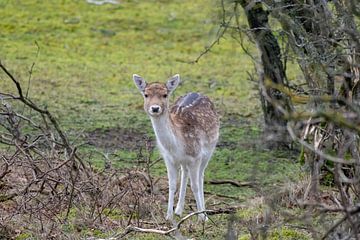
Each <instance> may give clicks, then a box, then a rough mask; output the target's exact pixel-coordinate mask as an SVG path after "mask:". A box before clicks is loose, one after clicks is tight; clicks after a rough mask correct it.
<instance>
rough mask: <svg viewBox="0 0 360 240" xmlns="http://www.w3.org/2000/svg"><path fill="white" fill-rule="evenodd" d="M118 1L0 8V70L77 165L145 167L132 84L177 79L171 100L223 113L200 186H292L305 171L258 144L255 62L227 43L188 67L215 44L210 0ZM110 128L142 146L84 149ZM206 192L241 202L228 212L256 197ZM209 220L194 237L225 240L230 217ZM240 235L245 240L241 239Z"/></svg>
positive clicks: (145, 125) (2, 84)
mask: <svg viewBox="0 0 360 240" xmlns="http://www.w3.org/2000/svg"><path fill="white" fill-rule="evenodd" d="M119 2H120V4H117V5H112V4H104V5H101V6H97V5H94V4H89V3H87V2H86V1H70V0H69V1H67V0H63V1H36V0H25V1H6V0H0V15H1V16H2V20H1V21H0V29H1V31H0V57H1V61H2V63H3V64H5V65H6V66H7V67H8V68H9V69H10V70H11V72H12V73H14V74H15V76H16V77H17V79H19V80H20V81H21V84H22V85H23V87H24V89H26V88H27V87H28V85H29V84H30V86H29V97H30V98H31V99H32V100H33V101H35V102H37V103H39V104H40V105H42V106H47V108H48V109H49V110H50V111H51V112H52V113H54V114H55V116H56V117H57V119H59V121H60V123H61V126H62V128H63V129H64V130H65V132H66V133H67V135H68V136H69V138H70V139H71V141H72V143H73V144H77V145H79V153H80V154H82V156H83V158H84V159H85V160H86V161H89V162H91V163H92V164H94V165H95V166H97V167H100V168H101V167H102V166H103V160H104V158H103V155H102V154H101V153H104V152H105V153H106V154H108V156H109V158H110V159H111V161H112V164H113V165H114V166H116V167H119V168H121V167H143V166H144V163H143V162H141V161H139V151H140V148H142V149H143V150H144V149H145V145H146V144H145V143H146V141H147V140H146V139H149V141H150V142H152V144H153V140H154V134H153V133H152V129H151V125H150V121H149V120H148V118H147V116H146V114H145V113H144V111H143V110H142V98H141V96H140V94H139V93H138V91H137V89H136V88H135V86H134V84H133V82H132V79H131V76H132V74H133V73H137V74H140V75H142V76H144V77H145V78H146V79H148V80H149V81H165V80H166V79H167V78H168V77H170V76H171V75H172V74H175V73H180V75H181V78H182V83H181V86H180V87H179V88H178V89H177V91H176V92H175V94H174V95H175V96H174V97H173V99H172V100H174V98H175V97H177V96H180V95H182V94H184V93H186V92H188V91H194V90H196V91H199V92H202V93H204V94H206V95H208V96H209V97H210V98H212V99H213V100H214V102H215V105H216V106H217V109H218V110H219V112H220V113H221V115H222V127H221V139H220V143H219V147H218V149H217V150H216V152H215V153H214V156H213V159H212V160H211V162H210V163H209V166H208V169H207V171H206V179H208V180H209V179H234V180H238V181H254V180H256V181H257V182H259V183H260V185H261V186H262V189H263V190H264V191H266V190H267V189H270V187H275V186H277V185H281V184H282V183H283V182H284V181H290V180H294V181H296V180H297V178H298V176H299V172H301V166H300V165H299V164H298V163H297V162H296V160H295V159H296V156H295V155H293V154H291V153H290V154H289V153H284V152H281V151H279V152H274V151H269V150H267V149H266V148H265V147H263V146H262V142H261V120H260V119H261V114H260V113H261V111H260V107H259V102H258V100H257V90H256V86H255V85H254V84H253V83H252V82H250V81H249V80H248V77H247V71H252V70H253V63H252V62H251V60H250V58H249V57H248V56H247V55H246V54H245V53H244V52H243V51H242V49H241V48H240V47H239V45H238V43H237V42H236V41H234V40H233V39H231V37H230V36H226V37H225V38H221V39H220V42H219V44H217V45H215V46H214V47H213V49H212V50H211V51H210V52H209V53H208V54H206V55H205V56H203V58H202V59H200V61H199V62H198V63H197V64H190V63H189V62H191V61H193V60H195V59H196V58H197V57H198V55H199V54H200V53H201V52H202V51H203V50H204V47H206V46H208V45H209V44H210V43H211V42H212V41H214V40H215V39H216V32H217V29H218V26H219V21H218V17H217V14H218V11H219V10H220V8H219V6H218V5H217V4H216V3H214V2H213V1H209V0H201V1H190V0H187V1H166V0H162V1H135V0H133V1H126V0H122V1H119ZM251 46H252V45H251V43H249V44H248V47H250V48H251ZM250 50H251V51H253V49H250ZM33 62H35V66H34V68H33V71H32V76H31V81H28V79H29V70H30V68H31V65H32V63H33ZM0 79H1V81H0V89H1V91H3V92H12V93H15V89H14V86H13V85H11V84H10V82H9V81H8V79H7V78H6V77H5V76H4V75H3V74H0ZM114 129H118V130H119V129H120V130H121V131H120V133H122V134H126V135H127V136H131V135H134V136H135V134H136V135H137V136H138V137H139V138H135V140H133V141H131V140H129V141H128V146H127V147H122V146H123V145H122V144H120V143H118V142H115V143H114V142H111V141H110V143H109V145H106V146H105V145H101V144H96V139H95V143H94V144H87V143H88V140H89V138H88V136H89V133H94V131H97V132H98V133H100V136H101V133H104V134H103V135H106V134H109V132H110V133H111V132H112V131H114ZM124 131H125V133H124ZM90 135H91V134H90ZM97 136H99V134H98V135H97ZM101 139H103V140H101ZM101 139H100V140H101V141H105V139H106V137H105V139H104V138H101ZM98 143H99V140H98ZM131 144H133V145H134V147H132V146H131ZM150 150H151V151H143V153H144V154H149V153H150V152H151V153H152V154H151V156H150V159H151V160H152V161H154V160H156V159H158V158H159V153H158V152H157V151H156V150H154V152H152V151H153V150H152V149H150ZM142 157H144V155H142ZM145 157H146V156H145ZM165 172H166V171H165V167H164V164H163V162H161V161H160V162H158V163H156V164H155V165H154V166H152V168H151V173H152V174H153V175H154V176H165ZM205 190H206V191H208V192H212V193H216V194H223V195H228V196H231V197H237V198H239V200H238V201H236V200H233V201H232V202H231V204H237V203H246V202H249V201H251V199H252V198H255V197H258V195H259V194H260V193H259V192H257V191H254V190H252V189H250V188H235V187H231V186H223V185H222V186H212V185H206V186H205ZM209 201H211V200H209ZM240 211H241V210H240ZM244 211H246V212H248V210H244ZM250 212H251V211H250ZM239 214H240V215H241V212H240V213H239ZM214 220H215V221H218V223H219V224H218V225H219V226H222V227H223V228H220V230H219V228H215V230H214V229H212V230H214V231H213V232H211V231H210V232H207V233H205V235H201V234H199V233H197V236H198V237H199V239H202V238H203V239H207V238H215V236H218V237H219V239H221V238H223V236H224V234H225V232H226V223H227V218H226V217H217V218H214ZM289 231H290V230H287V229H279V230H276V231H275V232H274V233H273V234H272V235H273V236H281V239H299V238H296V237H291V236H290V235H289ZM245 232H246V231H245ZM24 234H26V233H24ZM246 234H247V233H244V237H242V238H241V239H247V238H246V236H247V235H246ZM293 234H295V235H296V234H300V233H297V232H296V231H295V232H294V233H293ZM95 235H96V234H95ZM100 235H101V234H100ZM289 236H290V237H289ZM134 238H136V236H134ZM138 238H141V239H157V236H156V237H152V236H147V237H146V236H145V235H138ZM274 239H277V238H275V237H274Z"/></svg>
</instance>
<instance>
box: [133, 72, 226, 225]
mask: <svg viewBox="0 0 360 240" xmlns="http://www.w3.org/2000/svg"><path fill="white" fill-rule="evenodd" d="M133 80H134V82H135V84H136V86H137V87H138V89H139V90H140V92H141V93H142V95H143V97H144V109H145V111H146V113H147V114H148V115H149V117H150V120H151V123H152V126H153V129H154V131H155V135H156V140H157V145H158V148H159V150H160V152H161V154H162V156H163V158H164V160H165V164H166V168H167V175H168V181H169V199H168V209H167V215H166V218H167V219H168V220H172V219H173V213H174V212H173V206H174V195H175V192H176V182H177V174H178V169H179V167H180V169H181V182H180V191H179V200H178V203H177V206H176V209H175V214H177V215H181V214H182V212H183V209H184V204H185V194H186V186H187V180H188V177H190V184H191V190H192V192H193V194H194V197H195V200H196V206H197V210H198V211H204V210H205V201H204V190H203V187H204V171H205V168H206V166H207V164H208V162H209V160H210V158H211V155H212V154H213V152H214V149H215V146H216V143H217V141H218V138H219V118H218V115H217V113H216V111H215V109H214V104H213V103H212V102H211V101H210V99H209V98H208V97H206V96H204V95H201V94H199V93H188V94H186V95H185V96H182V97H180V98H178V99H177V100H176V102H175V104H174V105H172V106H171V107H169V96H170V94H171V93H172V92H173V91H174V90H175V88H176V87H177V86H178V84H179V82H180V76H179V74H176V75H174V76H173V77H171V78H170V79H169V80H168V81H167V83H166V84H163V83H158V82H155V83H146V82H145V80H144V79H143V78H142V77H140V76H139V75H136V74H134V75H133ZM199 218H200V219H201V220H206V219H207V217H206V215H205V214H200V215H199Z"/></svg>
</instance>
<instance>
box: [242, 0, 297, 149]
mask: <svg viewBox="0 0 360 240" xmlns="http://www.w3.org/2000/svg"><path fill="white" fill-rule="evenodd" d="M240 4H241V6H242V7H243V8H244V10H245V13H246V16H247V20H248V23H249V26H250V29H251V30H252V35H253V38H254V40H255V41H256V44H257V48H258V50H259V52H260V56H261V57H260V60H261V62H260V66H259V67H258V74H259V86H260V88H259V90H260V101H261V105H262V110H263V113H264V120H265V131H264V132H265V137H266V140H267V141H266V142H267V143H268V146H269V147H271V148H278V147H284V146H286V147H288V146H289V143H290V138H289V137H288V133H287V130H286V125H287V120H286V119H285V118H284V114H286V113H289V112H291V111H292V104H291V101H290V99H289V98H288V97H287V96H286V95H284V94H283V93H281V92H280V91H278V90H276V89H274V88H271V87H269V86H271V85H272V84H273V85H284V82H285V79H286V74H285V70H284V66H283V63H282V61H281V51H280V47H279V44H278V41H277V39H276V38H275V36H274V35H273V33H272V31H271V29H270V28H269V27H268V12H267V11H265V10H264V9H263V6H262V3H261V2H256V3H254V1H244V0H243V1H240ZM267 81H269V82H270V84H269V83H268V82H267Z"/></svg>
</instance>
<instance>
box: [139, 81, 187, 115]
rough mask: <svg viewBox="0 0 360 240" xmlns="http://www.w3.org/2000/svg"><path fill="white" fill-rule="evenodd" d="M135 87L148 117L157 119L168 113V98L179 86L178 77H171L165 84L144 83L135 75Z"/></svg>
mask: <svg viewBox="0 0 360 240" xmlns="http://www.w3.org/2000/svg"><path fill="white" fill-rule="evenodd" d="M133 80H134V82H135V85H136V86H137V88H138V89H139V90H140V92H141V94H142V95H143V97H144V109H145V112H146V113H147V114H149V116H150V117H158V116H161V115H163V114H164V113H165V112H166V111H168V106H169V96H170V95H171V93H172V92H173V91H174V90H175V88H176V87H177V86H178V85H179V82H180V75H179V74H176V75H174V76H173V77H171V78H170V79H169V80H168V81H167V83H166V84H163V83H157V82H155V83H146V81H145V80H144V79H143V78H142V77H140V76H139V75H137V74H134V75H133Z"/></svg>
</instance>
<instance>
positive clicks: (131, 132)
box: [85, 128, 154, 150]
mask: <svg viewBox="0 0 360 240" xmlns="http://www.w3.org/2000/svg"><path fill="white" fill-rule="evenodd" d="M85 138H86V141H87V143H88V144H89V145H92V146H95V147H97V148H103V149H110V150H115V149H123V150H135V149H139V148H140V147H143V146H145V145H146V144H147V143H148V144H150V145H151V146H154V139H152V138H149V136H148V135H147V134H146V133H143V132H140V131H138V130H135V129H127V128H109V129H95V130H94V131H91V132H88V133H86V134H85Z"/></svg>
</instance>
